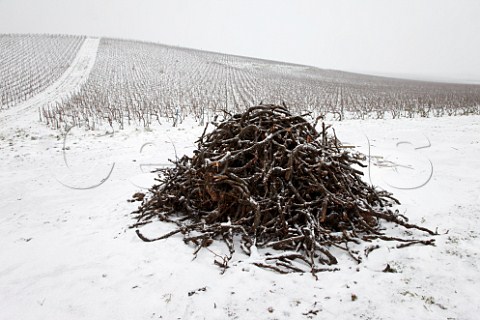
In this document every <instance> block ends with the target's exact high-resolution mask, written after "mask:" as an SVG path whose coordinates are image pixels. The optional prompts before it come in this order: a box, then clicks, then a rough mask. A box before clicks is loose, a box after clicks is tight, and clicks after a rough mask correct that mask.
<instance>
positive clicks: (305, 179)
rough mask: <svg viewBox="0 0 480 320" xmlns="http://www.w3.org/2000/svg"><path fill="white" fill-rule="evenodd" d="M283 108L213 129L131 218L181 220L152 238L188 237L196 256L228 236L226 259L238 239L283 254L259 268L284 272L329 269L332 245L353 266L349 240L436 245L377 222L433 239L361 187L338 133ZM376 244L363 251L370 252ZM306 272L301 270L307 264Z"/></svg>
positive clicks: (353, 156)
mask: <svg viewBox="0 0 480 320" xmlns="http://www.w3.org/2000/svg"><path fill="white" fill-rule="evenodd" d="M315 125H316V123H314V124H311V123H309V122H308V121H307V120H305V119H304V118H303V117H302V116H295V115H292V114H290V112H289V111H288V110H287V108H285V107H282V106H275V105H260V106H256V107H251V108H249V109H248V110H247V111H246V112H245V113H243V114H236V115H233V116H231V117H230V118H229V119H227V120H225V121H223V122H221V123H215V126H216V129H215V130H213V131H212V132H211V133H209V134H205V132H204V133H203V134H202V136H201V137H200V139H199V141H197V143H198V149H197V150H196V151H194V155H193V156H192V157H187V156H183V157H182V158H181V159H179V160H177V161H175V162H174V164H175V166H174V167H173V168H165V169H160V170H159V172H160V175H159V178H158V181H159V182H160V184H158V185H155V186H154V187H152V189H151V190H150V191H151V195H150V196H148V197H145V199H144V200H143V202H142V205H141V206H140V207H139V208H138V210H137V211H135V212H134V214H135V217H136V219H137V222H136V223H135V224H134V225H133V227H140V226H141V225H144V224H147V223H149V222H151V221H153V220H156V219H160V220H161V221H167V222H172V223H175V224H176V225H177V226H178V227H177V229H175V230H174V231H172V232H170V233H168V234H165V235H163V236H161V237H159V238H155V239H148V238H146V237H145V236H143V235H142V234H141V233H140V231H139V230H137V234H138V235H139V237H140V238H142V240H145V241H155V240H160V239H165V238H168V237H170V236H172V235H174V234H177V233H181V234H183V239H184V241H185V242H186V243H193V244H195V245H196V246H197V250H195V253H197V252H198V250H200V249H201V248H202V247H206V246H208V245H209V244H211V243H212V241H214V240H216V239H221V240H223V241H224V242H225V243H226V245H227V246H228V248H229V250H230V256H228V257H226V258H225V259H224V260H223V262H217V263H218V264H220V265H221V266H223V267H226V266H227V265H226V264H227V262H228V260H229V259H230V258H231V256H232V254H233V253H234V250H235V246H234V242H235V241H234V235H239V236H240V237H241V240H240V241H239V242H240V247H241V248H242V249H243V250H244V251H245V252H246V253H247V254H250V253H251V249H252V248H253V246H255V247H258V248H264V247H270V248H273V249H277V250H282V252H280V253H278V254H271V255H266V256H265V257H264V259H263V260H260V261H257V262H255V264H257V265H259V266H262V267H265V268H269V269H273V270H276V271H279V272H291V271H305V267H307V266H308V267H307V268H308V271H311V272H313V273H315V272H318V271H321V270H332V269H329V268H328V267H326V268H325V267H324V268H319V266H320V265H324V266H325V265H334V264H336V263H337V259H336V258H335V256H334V255H333V254H332V248H340V249H343V250H345V251H346V252H348V254H350V256H351V257H352V258H353V259H355V260H356V261H358V262H360V261H361V254H360V253H359V252H357V251H354V250H351V249H350V248H349V244H351V243H357V244H359V243H361V242H362V241H363V242H370V241H372V240H374V239H382V240H395V241H399V242H401V244H400V245H399V247H402V246H408V245H411V244H417V243H422V244H433V240H418V239H401V238H395V237H389V236H387V235H385V233H384V232H382V230H381V229H380V221H381V220H384V221H389V222H392V223H394V224H397V225H400V226H402V227H404V228H408V229H412V228H413V229H418V230H421V231H423V232H426V233H428V234H431V235H433V234H435V233H434V232H432V231H430V230H428V229H426V228H423V227H420V226H416V225H412V224H409V223H408V222H407V219H406V218H405V217H404V216H401V215H399V214H398V212H394V211H392V210H391V209H390V208H391V206H392V204H394V203H399V202H398V201H397V200H396V199H395V198H393V197H392V195H391V194H390V193H388V192H386V191H379V190H376V189H375V188H373V187H372V186H369V185H368V184H366V183H365V182H363V181H362V179H361V176H362V172H361V171H359V170H357V169H355V168H354V165H357V166H361V167H364V166H365V165H364V164H363V163H362V162H361V161H362V159H363V158H362V156H361V155H360V154H358V153H351V152H349V151H348V148H345V147H343V146H342V145H341V143H340V142H339V141H338V139H337V138H336V136H335V135H331V134H328V133H327V130H328V129H329V128H328V126H325V124H322V130H321V132H318V131H317V130H316V129H315ZM373 248H374V246H370V247H367V249H368V250H365V252H364V254H368V252H367V251H371V250H372V249H373ZM302 266H303V268H302Z"/></svg>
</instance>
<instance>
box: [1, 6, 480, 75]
mask: <svg viewBox="0 0 480 320" xmlns="http://www.w3.org/2000/svg"><path fill="white" fill-rule="evenodd" d="M479 17H480V1H478V0H456V1H451V0H403V1H402V0H362V1H360V0H335V1H333V0H332V1H321V0H286V1H279V0H276V1H275V0H264V1H252V0H233V1H226V0H175V1H159V0H137V1H133V0H103V1H99V0H0V33H50V34H74V35H88V36H98V37H115V38H124V39H136V40H145V41H153V42H158V43H163V44H170V45H178V46H182V47H189V48H196V49H202V50H209V51H217V52H223V53H229V54H237V55H243V56H249V57H256V58H263V59H269V60H278V61H285V62H293V63H299V64H307V65H313V66H316V67H319V68H324V69H338V70H344V71H353V72H360V73H367V74H377V75H386V76H397V77H403V78H411V79H422V80H439V81H455V82H475V83H480V59H479V56H480V36H479V35H478V33H479V32H480V18H479Z"/></svg>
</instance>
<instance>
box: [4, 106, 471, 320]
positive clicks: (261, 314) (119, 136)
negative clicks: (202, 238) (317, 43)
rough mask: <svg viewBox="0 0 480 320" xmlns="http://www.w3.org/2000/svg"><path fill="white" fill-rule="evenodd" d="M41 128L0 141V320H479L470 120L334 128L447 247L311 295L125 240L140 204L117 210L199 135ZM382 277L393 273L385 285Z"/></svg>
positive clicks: (209, 259) (369, 267) (249, 268)
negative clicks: (154, 171) (367, 156)
mask: <svg viewBox="0 0 480 320" xmlns="http://www.w3.org/2000/svg"><path fill="white" fill-rule="evenodd" d="M14 109H15V108H12V111H13V110H14ZM1 117H2V118H1V119H3V120H4V121H5V119H6V118H5V117H4V116H3V114H2V115H1ZM37 118H38V116H37V113H36V110H34V109H27V110H26V111H24V112H21V113H16V115H15V117H10V118H8V125H7V124H6V123H5V122H4V123H2V126H1V127H0V199H1V200H0V202H1V203H0V208H1V209H0V211H1V214H0V234H1V235H2V241H1V242H0V301H1V307H0V319H2V320H3V319H25V320H28V319H102V320H104V319H309V318H312V319H478V314H480V297H479V295H478V283H480V269H479V268H480V238H479V236H480V221H479V220H480V193H479V190H480V166H479V164H480V163H479V161H480V160H479V157H480V117H478V116H470V117H444V118H428V119H400V120H369V121H344V122H338V123H334V127H335V129H336V132H337V135H338V137H339V138H340V139H341V140H342V141H343V142H344V143H346V144H351V145H356V146H358V147H359V149H360V150H361V151H363V152H365V153H366V154H370V156H371V157H370V159H371V168H370V170H366V171H365V172H366V176H365V179H367V180H368V179H370V180H371V181H372V182H373V183H374V184H376V185H380V186H382V187H384V188H387V189H388V190H390V191H392V192H393V193H394V195H395V196H396V197H397V198H398V199H399V200H400V201H401V202H402V205H401V206H399V207H398V209H399V210H400V212H402V213H404V214H405V215H407V216H408V217H409V218H410V219H411V220H410V221H411V222H413V223H418V224H422V225H425V226H427V227H429V228H431V229H437V228H438V232H439V233H440V235H439V236H437V237H436V246H435V247H430V246H428V247H427V246H411V247H408V248H404V249H395V248H394V246H395V244H393V243H383V244H381V248H380V249H378V250H375V251H373V252H372V253H371V254H370V255H369V257H368V259H366V260H365V261H364V262H363V263H362V264H360V265H356V264H355V263H354V262H353V261H352V260H351V259H349V258H348V257H346V256H344V257H340V259H339V260H340V261H339V262H340V264H339V267H340V269H341V270H340V271H338V272H332V273H320V274H319V279H318V281H315V279H314V278H313V277H312V276H311V275H310V274H304V275H301V274H291V275H279V274H276V273H273V272H270V271H266V270H263V269H259V268H257V267H255V266H253V265H251V264H250V263H249V262H248V257H245V256H242V255H241V254H240V253H239V254H238V256H236V257H235V258H234V260H233V261H231V263H230V268H229V269H227V271H226V272H225V273H224V274H221V273H220V269H219V268H218V267H217V266H215V265H213V260H214V258H215V254H217V255H221V254H222V253H225V252H226V248H224V247H223V246H222V245H220V244H213V245H212V246H211V247H210V248H209V249H210V250H204V251H201V252H200V254H199V255H198V257H197V259H195V260H192V258H193V256H192V252H193V250H192V248H191V247H188V246H186V245H185V244H184V243H183V242H182V240H181V238H180V237H172V238H170V239H168V240H164V241H159V242H154V243H144V242H142V241H141V240H140V239H139V238H138V237H137V236H136V235H135V232H134V231H133V230H132V229H129V228H128V226H129V225H130V224H131V223H132V222H133V221H132V219H131V216H130V212H131V211H132V210H134V209H135V208H136V206H137V205H138V203H129V202H127V201H126V200H127V199H129V198H130V197H131V195H132V194H133V193H134V192H137V191H145V188H148V187H150V186H151V185H152V184H153V175H152V174H149V173H148V170H149V169H151V168H154V167H158V166H162V165H165V164H166V163H167V159H168V158H174V157H175V152H176V153H177V154H178V155H179V156H180V155H182V154H185V153H187V154H190V153H191V152H192V150H193V147H194V144H193V143H194V141H195V140H196V138H197V137H198V136H199V135H200V134H201V132H202V130H203V128H201V127H199V126H197V125H196V124H195V123H193V122H188V121H186V122H184V123H183V124H182V125H181V126H179V127H178V128H172V127H170V126H169V125H168V124H166V125H164V126H162V127H157V128H154V129H153V130H152V131H145V130H143V129H128V130H124V131H120V132H115V133H113V134H112V133H105V131H98V132H94V133H92V132H88V133H86V132H84V131H83V130H81V129H72V130H70V131H69V132H68V134H60V133H59V132H56V131H51V130H50V129H47V128H45V127H44V125H42V124H39V123H38V119H37ZM170 227H171V226H168V225H167V226H165V225H163V224H161V223H158V224H156V225H152V226H149V227H148V229H145V230H144V231H145V233H146V235H159V234H160V233H161V232H164V231H166V230H168V229H169V228H170ZM387 228H391V229H392V232H400V231H396V230H393V229H394V228H393V227H391V226H387ZM387 264H389V265H390V267H391V268H392V269H393V270H394V271H396V272H394V273H391V272H390V273H385V272H382V270H384V269H385V267H386V265H387Z"/></svg>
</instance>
